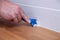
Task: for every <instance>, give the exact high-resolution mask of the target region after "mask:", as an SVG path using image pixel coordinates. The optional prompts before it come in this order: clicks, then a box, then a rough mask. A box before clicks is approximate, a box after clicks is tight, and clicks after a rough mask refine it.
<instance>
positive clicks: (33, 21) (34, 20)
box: [30, 19, 37, 27]
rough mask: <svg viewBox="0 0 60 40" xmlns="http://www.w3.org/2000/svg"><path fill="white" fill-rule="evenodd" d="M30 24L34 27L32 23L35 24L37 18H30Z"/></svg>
mask: <svg viewBox="0 0 60 40" xmlns="http://www.w3.org/2000/svg"><path fill="white" fill-rule="evenodd" d="M30 24H31V25H32V27H34V25H35V24H37V20H36V19H30Z"/></svg>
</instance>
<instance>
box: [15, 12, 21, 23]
mask: <svg viewBox="0 0 60 40" xmlns="http://www.w3.org/2000/svg"><path fill="white" fill-rule="evenodd" d="M16 17H17V19H18V22H20V21H21V15H20V14H19V13H16Z"/></svg>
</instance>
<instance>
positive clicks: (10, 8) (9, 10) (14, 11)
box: [0, 0, 30, 23]
mask: <svg viewBox="0 0 60 40" xmlns="http://www.w3.org/2000/svg"><path fill="white" fill-rule="evenodd" d="M0 18H2V19H4V20H7V21H9V22H13V23H19V22H20V21H22V18H23V19H24V20H25V21H26V22H27V23H30V20H29V19H28V17H27V16H26V15H25V14H24V12H23V10H22V8H21V7H20V6H19V5H18V4H16V3H13V2H10V1H8V0H0Z"/></svg>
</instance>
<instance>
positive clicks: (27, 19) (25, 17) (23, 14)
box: [19, 8, 30, 23]
mask: <svg viewBox="0 0 60 40" xmlns="http://www.w3.org/2000/svg"><path fill="white" fill-rule="evenodd" d="M19 12H20V15H21V17H22V18H23V19H24V20H25V21H26V22H27V23H30V20H29V18H28V17H27V16H26V15H25V13H24V11H23V10H22V9H21V8H19Z"/></svg>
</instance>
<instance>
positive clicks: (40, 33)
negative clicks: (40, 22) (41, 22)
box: [0, 23, 60, 40]
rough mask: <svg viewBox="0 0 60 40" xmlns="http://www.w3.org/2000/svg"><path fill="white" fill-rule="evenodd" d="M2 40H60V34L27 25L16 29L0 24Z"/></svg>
mask: <svg viewBox="0 0 60 40" xmlns="http://www.w3.org/2000/svg"><path fill="white" fill-rule="evenodd" d="M0 40H60V33H57V32H55V31H52V30H48V29H45V28H42V27H32V26H30V25H29V24H26V23H20V25H17V26H14V27H13V26H11V27H10V26H7V25H4V24H0Z"/></svg>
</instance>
